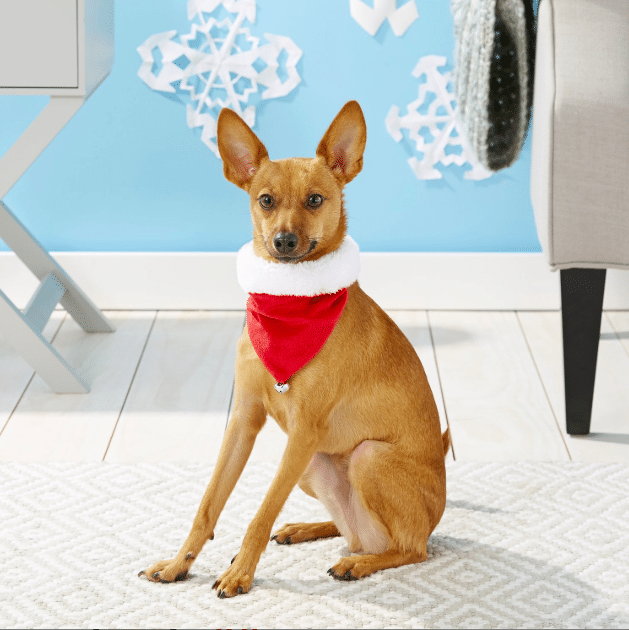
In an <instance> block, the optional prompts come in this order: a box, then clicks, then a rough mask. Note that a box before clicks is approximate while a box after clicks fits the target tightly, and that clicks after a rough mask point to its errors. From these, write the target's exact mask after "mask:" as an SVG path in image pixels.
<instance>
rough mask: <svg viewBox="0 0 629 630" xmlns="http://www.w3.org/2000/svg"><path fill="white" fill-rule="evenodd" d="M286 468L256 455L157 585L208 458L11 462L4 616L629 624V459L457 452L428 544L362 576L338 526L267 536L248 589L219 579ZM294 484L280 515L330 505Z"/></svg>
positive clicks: (4, 514) (189, 623)
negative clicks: (423, 556)
mask: <svg viewBox="0 0 629 630" xmlns="http://www.w3.org/2000/svg"><path fill="white" fill-rule="evenodd" d="M275 469H276V467H275V465H272V464H260V463H255V464H254V463H252V464H249V465H248V466H247V468H246V469H245V472H244V474H243V477H242V478H241V480H240V482H239V483H238V485H237V486H236V491H235V493H234V495H232V497H231V498H230V500H229V502H228V504H227V507H226V509H225V511H224V513H223V515H222V517H221V519H220V520H219V522H218V526H217V528H216V531H215V538H214V540H213V541H209V542H208V543H207V544H206V546H205V549H204V551H203V553H202V554H201V555H200V556H199V559H198V560H197V562H196V563H195V565H194V566H193V568H192V571H191V577H190V579H188V580H186V581H183V582H176V583H173V584H154V583H151V582H148V581H147V580H145V579H141V578H138V577H137V573H138V571H139V570H140V569H144V568H146V567H148V566H149V565H150V564H152V563H153V562H155V561H157V560H161V559H164V558H169V557H172V556H173V555H174V554H175V553H176V552H177V551H178V549H179V547H180V545H181V544H182V543H183V541H184V539H185V536H186V535H187V533H188V531H189V527H190V525H191V523H192V519H193V516H194V514H195V512H196V508H197V505H198V503H199V500H200V498H201V495H202V493H203V491H204V489H205V485H206V483H207V481H208V480H209V477H210V474H211V467H209V466H204V465H195V464H186V465H171V464H165V465H153V464H137V465H115V464H1V465H0V558H1V560H0V562H1V564H2V579H1V580H0V626H1V627H3V628H7V627H10V628H352V627H355V628H383V627H384V628H396V627H398V628H411V627H412V628H424V627H425V628H433V627H434V628H467V627H477V628H478V627H487V628H524V627H547V628H555V627H556V628H559V627H591V628H593V627H613V628H628V627H629V498H628V490H629V466H627V465H621V464H609V465H602V464H532V463H521V464H498V463H493V464H456V463H454V464H451V465H450V466H449V469H448V470H449V477H448V492H449V499H448V507H447V509H446V512H445V515H444V517H443V520H442V521H441V523H440V525H439V526H438V527H437V530H436V531H435V533H434V534H433V536H432V537H431V539H430V542H429V557H428V560H427V561H426V562H425V563H423V564H419V565H411V566H406V567H401V568H398V569H390V570H387V571H384V572H380V573H376V574H374V575H372V576H370V577H368V578H365V579H364V580H358V581H356V582H338V581H335V580H333V579H332V578H331V577H329V576H328V575H327V574H326V571H327V570H328V568H330V567H331V566H332V565H333V564H334V563H335V562H336V561H337V559H338V558H339V557H340V556H341V555H344V554H346V553H347V549H346V547H345V543H344V541H343V539H341V538H334V539H327V540H319V541H314V542H310V543H302V544H299V545H292V546H280V545H277V544H275V543H269V545H268V548H267V551H266V553H264V554H263V556H262V558H261V561H260V564H259V565H258V569H257V572H256V577H255V579H254V582H253V587H252V590H251V591H250V592H249V593H248V594H246V595H241V596H238V597H235V598H233V599H224V600H221V599H218V598H217V597H216V591H213V590H212V588H211V587H212V584H213V583H214V581H215V580H216V578H217V577H218V576H219V575H220V574H221V573H222V572H223V571H224V570H225V569H226V567H227V566H228V565H229V562H230V560H231V558H232V557H233V556H234V555H235V554H236V553H237V552H238V549H239V546H240V542H241V540H242V537H243V535H244V533H245V530H246V527H247V525H248V523H249V521H250V519H251V517H252V516H253V515H254V513H255V511H256V509H257V507H258V506H259V504H260V502H261V500H262V495H263V493H264V492H265V491H266V489H267V488H268V486H269V484H270V482H271V479H272V476H273V474H274V471H275ZM325 519H326V513H325V511H324V510H323V508H322V507H321V506H320V504H319V503H318V502H317V501H315V500H314V499H311V498H309V497H307V496H306V495H305V494H303V493H302V492H301V491H300V490H298V489H297V490H295V491H294V492H293V494H292V495H291V497H290V499H289V501H288V503H287V504H286V506H285V508H284V511H283V513H282V514H281V515H280V518H279V519H278V522H277V523H276V525H281V524H283V523H284V522H291V521H308V520H312V521H317V520H325Z"/></svg>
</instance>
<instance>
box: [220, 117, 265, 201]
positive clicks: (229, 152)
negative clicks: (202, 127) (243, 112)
mask: <svg viewBox="0 0 629 630" xmlns="http://www.w3.org/2000/svg"><path fill="white" fill-rule="evenodd" d="M216 138H217V145H218V152H219V153H220V154H221V158H222V160H223V173H224V174H225V178H226V179H227V180H229V181H230V182H232V184H236V186H238V187H239V188H242V189H243V190H246V191H248V190H249V187H250V185H251V180H252V179H253V176H254V175H255V173H256V171H257V170H258V169H259V168H260V164H261V163H262V162H263V161H264V160H265V159H266V160H268V159H269V154H268V152H267V150H266V147H265V146H264V145H263V144H262V143H261V142H260V140H259V139H258V136H256V134H255V133H253V131H251V129H250V128H249V125H247V123H246V122H245V121H244V120H243V119H242V118H241V117H240V116H239V115H238V114H237V113H236V112H234V111H232V110H231V109H227V108H224V109H222V110H221V113H220V114H219V115H218V123H217V129H216Z"/></svg>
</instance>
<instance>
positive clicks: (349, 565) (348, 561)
mask: <svg viewBox="0 0 629 630" xmlns="http://www.w3.org/2000/svg"><path fill="white" fill-rule="evenodd" d="M361 559H362V556H352V557H350V558H341V559H340V560H339V561H338V562H337V563H336V564H335V565H334V566H333V567H332V568H331V569H328V575H331V576H332V577H333V578H334V579H335V580H342V581H344V582H350V581H352V580H359V579H360V578H363V577H366V576H367V575H370V574H371V573H373V572H374V570H376V569H374V568H371V567H370V566H369V564H368V563H365V562H362V563H361ZM361 565H362V566H361Z"/></svg>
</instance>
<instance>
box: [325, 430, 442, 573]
mask: <svg viewBox="0 0 629 630" xmlns="http://www.w3.org/2000/svg"><path fill="white" fill-rule="evenodd" d="M435 469H436V471H435ZM443 474H444V475H445V468H444V470H443ZM440 475H441V472H440V471H439V466H438V465H437V466H436V465H435V464H434V463H433V462H431V463H430V464H429V465H424V464H423V463H422V462H420V461H417V460H416V459H415V458H414V456H413V454H412V453H407V452H405V451H404V450H403V449H402V448H401V447H399V446H397V445H393V444H389V443H386V442H378V441H375V440H366V441H364V442H362V443H361V444H359V445H358V446H357V447H356V448H355V449H354V451H353V453H352V456H351V458H350V461H349V466H348V482H349V484H350V486H351V490H350V496H349V514H350V515H351V516H350V521H351V522H352V523H353V524H354V527H353V530H354V532H355V535H356V537H357V538H358V539H359V540H360V547H361V550H362V552H363V554H364V555H356V556H351V557H346V558H341V559H340V560H339V562H337V563H336V564H335V565H334V566H333V567H332V568H331V569H330V570H329V571H328V573H330V575H332V577H334V578H336V579H340V580H353V579H358V578H361V577H365V576H367V575H370V574H371V573H373V572H374V571H379V570H381V569H388V568H393V567H399V566H402V565H405V564H413V563H416V562H423V561H424V560H425V559H426V556H427V548H426V543H427V541H428V537H429V536H430V534H431V532H432V530H433V529H434V527H435V526H436V524H437V523H438V522H439V519H440V518H441V514H442V513H443V509H444V506H445V496H442V495H443V493H441V492H439V491H438V488H439V487H440V485H441V484H442V483H444V481H445V479H441V478H440ZM433 488H434V489H435V490H434V491H433Z"/></svg>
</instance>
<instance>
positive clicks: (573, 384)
mask: <svg viewBox="0 0 629 630" xmlns="http://www.w3.org/2000/svg"><path fill="white" fill-rule="evenodd" d="M606 271H607V270H606V269H562V270H561V272H560V273H561V320H562V326H563V365H564V382H565V388H566V429H567V431H568V433H569V434H570V435H587V434H588V433H589V432H590V419H591V417H592V400H593V398H594V380H595V376H596V358H597V355H598V341H599V338H600V334H601V317H602V314H603V294H604V292H605V272H606Z"/></svg>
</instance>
